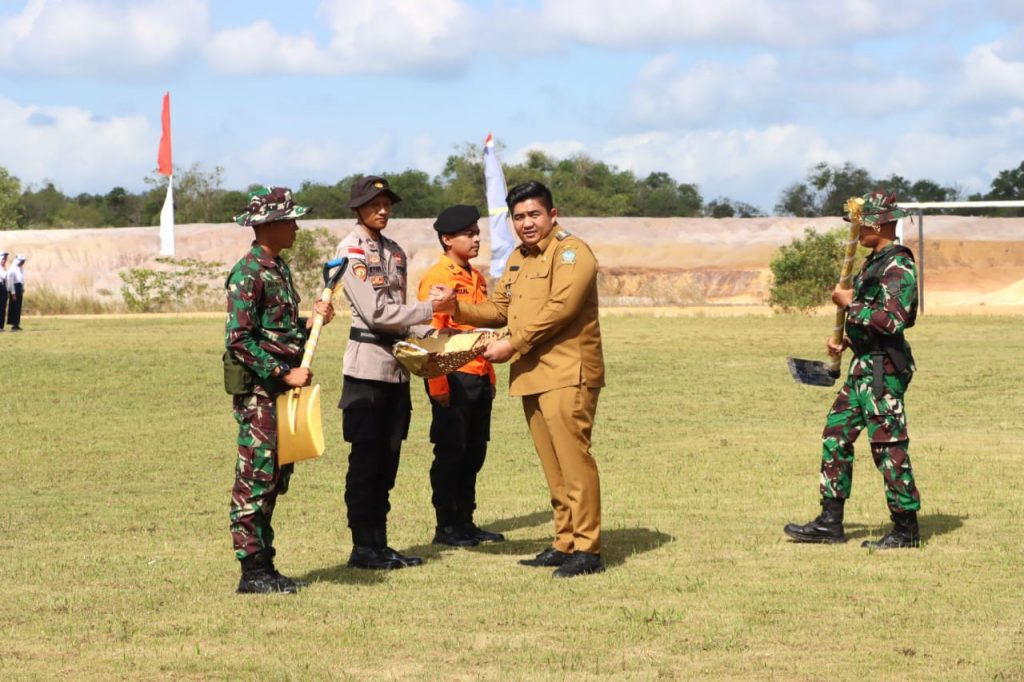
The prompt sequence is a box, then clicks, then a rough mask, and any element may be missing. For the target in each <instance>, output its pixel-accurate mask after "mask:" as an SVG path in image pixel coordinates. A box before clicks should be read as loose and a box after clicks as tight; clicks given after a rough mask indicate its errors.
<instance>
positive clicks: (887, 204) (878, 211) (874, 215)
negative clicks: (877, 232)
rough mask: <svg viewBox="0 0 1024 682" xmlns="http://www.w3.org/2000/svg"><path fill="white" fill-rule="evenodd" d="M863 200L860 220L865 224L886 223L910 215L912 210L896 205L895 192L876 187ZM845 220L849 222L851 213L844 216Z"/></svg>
mask: <svg viewBox="0 0 1024 682" xmlns="http://www.w3.org/2000/svg"><path fill="white" fill-rule="evenodd" d="M861 200H862V201H863V204H862V208H861V211H860V213H861V215H860V222H861V224H863V225H884V224H885V223H891V222H895V221H897V220H899V219H900V218H903V217H905V216H908V215H910V211H908V210H906V209H904V208H900V207H899V206H897V205H896V193H895V192H886V191H885V190H884V189H876V190H875V191H874V192H868V193H867V194H865V195H864V196H863V197H861ZM857 203H858V204H860V203H861V202H860V201H858V202H857ZM843 220H846V221H847V222H849V220H850V216H849V214H847V215H846V216H844V218H843Z"/></svg>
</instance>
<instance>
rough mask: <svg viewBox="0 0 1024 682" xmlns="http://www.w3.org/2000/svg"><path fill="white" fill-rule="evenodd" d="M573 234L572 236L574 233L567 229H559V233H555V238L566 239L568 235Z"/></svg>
mask: <svg viewBox="0 0 1024 682" xmlns="http://www.w3.org/2000/svg"><path fill="white" fill-rule="evenodd" d="M571 236H572V233H571V232H566V231H565V230H559V231H558V232H557V233H556V234H555V239H557V240H558V241H562V240H564V239H565V238H566V237H571Z"/></svg>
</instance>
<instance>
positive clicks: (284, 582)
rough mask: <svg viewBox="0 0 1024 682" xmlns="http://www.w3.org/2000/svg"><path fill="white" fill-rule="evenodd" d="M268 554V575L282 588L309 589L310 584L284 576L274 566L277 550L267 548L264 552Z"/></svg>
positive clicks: (283, 590)
mask: <svg viewBox="0 0 1024 682" xmlns="http://www.w3.org/2000/svg"><path fill="white" fill-rule="evenodd" d="M263 551H264V552H266V553H267V559H268V562H267V563H268V566H267V573H269V574H270V575H272V576H273V577H274V580H276V581H277V582H278V583H279V584H280V585H281V586H282V587H294V588H296V589H298V588H302V587H309V583H307V582H306V581H304V580H296V579H295V578H289V577H288V576H286V575H282V574H281V572H280V571H278V570H277V568H276V567H275V566H274V557H275V556H277V550H276V549H274V548H273V547H267V548H265V549H264V550H263ZM281 591H282V592H290V591H291V590H285V589H282V590H281Z"/></svg>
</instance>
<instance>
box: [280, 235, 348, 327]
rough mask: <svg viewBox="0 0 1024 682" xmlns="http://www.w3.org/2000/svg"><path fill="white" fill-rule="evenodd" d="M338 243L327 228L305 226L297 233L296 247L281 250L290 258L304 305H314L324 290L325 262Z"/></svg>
mask: <svg viewBox="0 0 1024 682" xmlns="http://www.w3.org/2000/svg"><path fill="white" fill-rule="evenodd" d="M335 247H337V240H336V239H335V238H334V237H333V236H332V235H331V233H330V232H329V231H328V230H327V228H325V227H314V228H312V229H307V228H303V229H301V230H299V232H298V234H296V235H295V243H294V244H292V247H291V248H290V249H285V250H284V251H282V252H281V257H282V258H284V259H285V260H286V261H288V267H289V268H290V269H291V271H292V279H293V280H294V282H295V290H296V291H298V292H299V296H301V297H302V305H303V307H304V308H310V307H312V305H313V301H315V300H316V299H317V298H318V297H319V296H320V292H321V291H323V288H324V280H323V264H324V263H326V262H327V261H329V260H330V259H331V258H333V257H334V250H335Z"/></svg>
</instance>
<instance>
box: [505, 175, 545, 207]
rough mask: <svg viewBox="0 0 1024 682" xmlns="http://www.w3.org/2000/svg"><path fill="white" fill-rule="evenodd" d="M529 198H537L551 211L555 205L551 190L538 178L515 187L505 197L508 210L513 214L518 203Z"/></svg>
mask: <svg viewBox="0 0 1024 682" xmlns="http://www.w3.org/2000/svg"><path fill="white" fill-rule="evenodd" d="M527 199H536V200H537V201H539V202H540V203H541V204H543V205H544V208H546V209H547V210H549V211H550V210H551V209H552V208H554V207H555V202H554V200H553V199H552V198H551V190H549V189H548V188H547V187H545V186H544V185H543V184H542V183H540V182H537V181H536V180H529V181H528V182H523V183H520V184H518V185H516V186H515V187H513V188H512V189H511V190H510V191H509V193H508V196H506V197H505V203H506V204H507V205H508V212H509V213H510V214H511V213H512V209H513V208H514V207H515V205H516V204H518V203H520V202H523V201H526V200H527Z"/></svg>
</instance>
